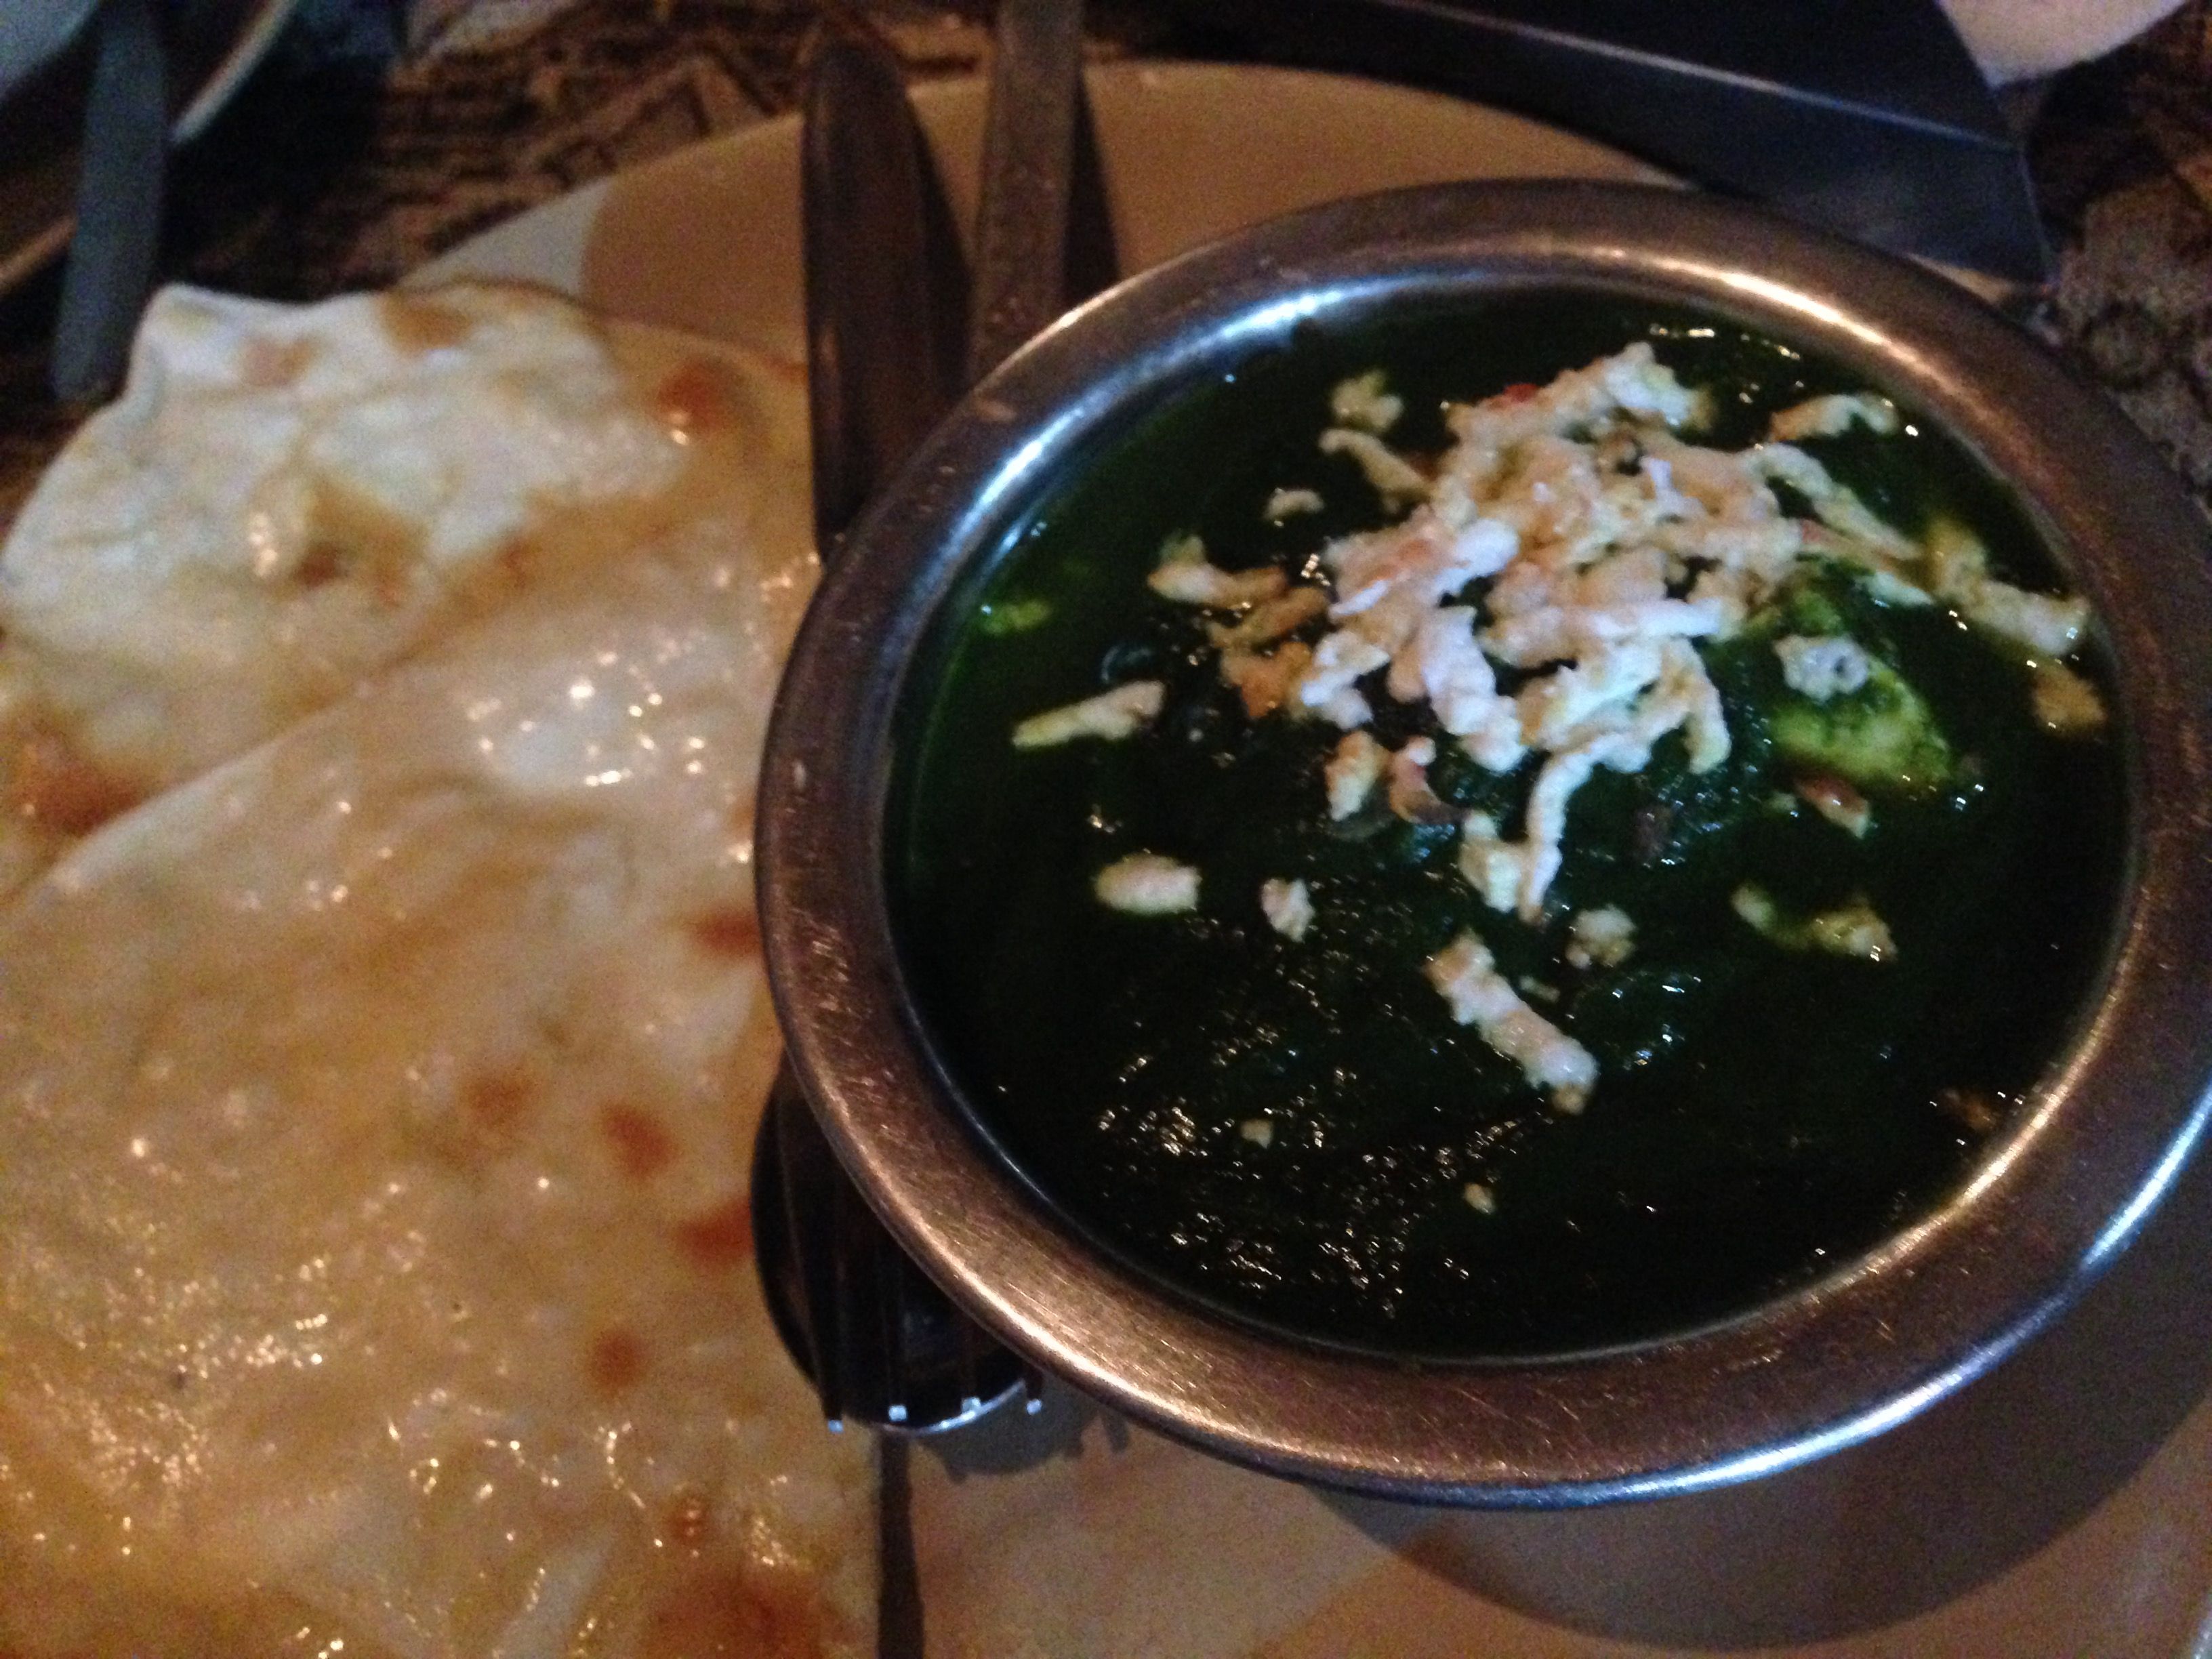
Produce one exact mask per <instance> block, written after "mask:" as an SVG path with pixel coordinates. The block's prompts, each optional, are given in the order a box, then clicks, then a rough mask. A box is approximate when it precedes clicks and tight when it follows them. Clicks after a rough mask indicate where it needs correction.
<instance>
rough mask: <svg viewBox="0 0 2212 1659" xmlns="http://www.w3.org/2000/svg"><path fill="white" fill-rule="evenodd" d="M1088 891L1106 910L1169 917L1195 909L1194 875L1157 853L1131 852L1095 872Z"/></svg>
mask: <svg viewBox="0 0 2212 1659" xmlns="http://www.w3.org/2000/svg"><path fill="white" fill-rule="evenodd" d="M1091 891H1093V892H1094V893H1096V894H1097V896H1098V902H1100V903H1101V904H1103V905H1104V906H1105V907H1106V908H1108V909H1109V910H1122V911H1126V912H1127V913H1128V914H1129V915H1133V916H1172V915H1182V913H1184V912H1185V911H1189V910H1195V909H1197V908H1198V872H1197V870H1196V869H1194V868H1193V867H1192V866H1189V865H1188V864H1182V863H1179V862H1178V861H1176V860H1174V859H1170V858H1164V857H1162V856H1161V855H1160V854H1158V853H1132V854H1129V855H1128V856H1127V858H1121V859H1116V860H1115V861H1114V862H1113V863H1111V864H1109V865H1108V866H1106V867H1105V868H1104V869H1103V870H1101V871H1100V872H1098V875H1097V878H1096V879H1095V880H1094V881H1093V882H1092V883H1091Z"/></svg>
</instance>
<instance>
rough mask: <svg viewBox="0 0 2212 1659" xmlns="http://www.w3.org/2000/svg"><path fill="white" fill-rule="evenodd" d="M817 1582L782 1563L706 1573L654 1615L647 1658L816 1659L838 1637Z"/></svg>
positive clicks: (643, 1656)
mask: <svg viewBox="0 0 2212 1659" xmlns="http://www.w3.org/2000/svg"><path fill="white" fill-rule="evenodd" d="M816 1586H817V1578H816V1576H815V1574H814V1572H813V1571H811V1570H810V1569H809V1567H808V1566H807V1565H806V1564H805V1563H797V1562H787V1561H781V1560H757V1561H748V1562H746V1563H745V1564H744V1565H743V1566H741V1567H738V1568H735V1569H724V1570H721V1571H714V1572H709V1573H704V1574H702V1575H700V1576H699V1577H696V1578H694V1579H692V1580H691V1581H690V1582H689V1583H685V1584H684V1585H683V1586H682V1587H681V1588H680V1589H678V1591H677V1592H676V1593H675V1594H674V1595H671V1596H669V1597H668V1598H667V1600H666V1601H664V1602H663V1603H662V1605H661V1606H660V1607H659V1609H658V1610H657V1611H656V1612H655V1613H653V1618H652V1620H650V1621H649V1622H648V1623H647V1626H646V1629H645V1635H644V1640H643V1642H642V1643H641V1644H640V1647H639V1650H638V1653H639V1659H815V1656H817V1655H818V1654H820V1653H821V1652H822V1651H823V1647H824V1645H825V1643H826V1641H827V1638H828V1637H829V1632H827V1631H825V1630H824V1629H823V1620H822V1604H821V1598H820V1594H819V1592H818V1590H817V1588H816Z"/></svg>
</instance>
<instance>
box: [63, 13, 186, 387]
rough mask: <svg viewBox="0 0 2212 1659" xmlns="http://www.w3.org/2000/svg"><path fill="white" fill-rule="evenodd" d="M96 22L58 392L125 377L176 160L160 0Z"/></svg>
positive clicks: (67, 270)
mask: <svg viewBox="0 0 2212 1659" xmlns="http://www.w3.org/2000/svg"><path fill="white" fill-rule="evenodd" d="M95 27H96V29H97V31H98V40H97V45H96V47H95V52H94V59H93V70H92V91H91V93H90V94H89V96H88V99H87V100H86V104H85V117H84V161H83V164H82V172H81V173H79V175H78V181H77V194H76V233H75V234H74V235H72V236H71V238H70V249H69V263H68V264H66V265H65V266H64V268H63V271H62V298H61V312H60V315H59V318H58V320H57V321H56V323H55V325H54V351H53V365H52V381H53V389H54V395H55V396H56V397H58V398H60V399H61V400H62V401H63V402H64V403H65V404H79V403H89V402H92V401H93V400H94V399H96V398H102V397H105V396H106V394H107V393H108V392H112V390H113V389H114V388H115V386H116V384H117V383H118V381H119V380H122V378H123V371H124V368H125V364H126V363H127V362H129V360H130V355H131V336H132V335H133V334H134V333H136V332H137V327H138V316H139V313H141V312H142V311H143V310H144V309H145V306H146V295H147V292H148V290H149V289H150V288H151V287H152V285H153V281H154V259H155V253H156V252H158V251H159V249H160V246H161V196H162V183H163V177H164V175H165V173H167V168H168V158H169V106H168V71H167V63H166V61H165V58H164V53H163V50H162V46H161V29H160V26H159V23H158V21H157V20H156V18H155V15H154V0H105V3H103V4H102V5H101V7H100V15H99V19H98V21H97V23H96V24H95Z"/></svg>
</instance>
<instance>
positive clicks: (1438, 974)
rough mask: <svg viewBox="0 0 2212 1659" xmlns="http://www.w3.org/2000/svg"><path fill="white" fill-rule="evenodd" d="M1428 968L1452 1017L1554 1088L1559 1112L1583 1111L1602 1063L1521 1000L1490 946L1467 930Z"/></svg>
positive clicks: (1532, 1080) (1537, 1081) (1530, 1077)
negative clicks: (1449, 1008)
mask: <svg viewBox="0 0 2212 1659" xmlns="http://www.w3.org/2000/svg"><path fill="white" fill-rule="evenodd" d="M1425 972H1426V973H1427V975H1428V976H1429V982H1430V983H1431V985H1433V986H1435V987H1437V993H1438V994H1440V995H1441V996H1442V997H1443V1000H1445V1002H1447V1003H1448V1004H1449V1005H1450V1007H1451V1016H1452V1018H1453V1019H1454V1020H1455V1021H1456V1022H1457V1023H1458V1024H1462V1025H1472V1026H1474V1028H1475V1030H1476V1032H1477V1033H1478V1034H1479V1035H1480V1036H1481V1038H1482V1040H1483V1041H1484V1042H1486V1043H1488V1044H1489V1045H1490V1046H1491V1047H1492V1048H1494V1049H1496V1050H1497V1051H1498V1053H1499V1054H1503V1055H1504V1056H1505V1058H1506V1059H1508V1060H1511V1061H1513V1062H1514V1063H1515V1064H1516V1065H1517V1066H1520V1068H1521V1072H1522V1076H1524V1077H1526V1078H1527V1079H1528V1081H1529V1082H1530V1083H1531V1084H1532V1085H1534V1086H1535V1087H1537V1088H1539V1089H1543V1090H1546V1091H1549V1092H1550V1094H1551V1097H1552V1108H1553V1110H1554V1111H1559V1112H1567V1113H1574V1112H1579V1111H1581V1110H1582V1109H1583V1106H1584V1104H1585V1103H1588V1101H1589V1091H1590V1089H1591V1086H1592V1085H1595V1083H1596V1081H1597V1061H1596V1060H1594V1059H1592V1058H1591V1057H1590V1052H1589V1049H1587V1048H1583V1045H1582V1044H1581V1043H1579V1042H1576V1041H1575V1040H1574V1039H1573V1038H1572V1037H1571V1036H1568V1035H1567V1034H1566V1033H1565V1032H1564V1031H1562V1030H1559V1027H1558V1026H1556V1025H1554V1024H1552V1022H1551V1021H1549V1020H1548V1019H1546V1018H1544V1017H1543V1016H1542V1015H1541V1014H1540V1013H1538V1012H1536V1011H1535V1010H1534V1008H1531V1007H1530V1006H1528V1004H1527V1003H1525V1002H1523V1001H1522V1000H1521V999H1520V997H1519V996H1518V995H1516V994H1515V992H1514V989H1513V987H1511V986H1510V985H1509V984H1507V983H1506V982H1505V981H1504V978H1503V977H1501V976H1500V975H1499V974H1498V968H1497V964H1496V963H1495V961H1494V960H1493V958H1492V956H1491V954H1490V947H1489V946H1488V945H1485V944H1484V943H1483V942H1482V941H1481V940H1480V939H1477V938H1476V937H1475V936H1474V934H1473V933H1462V934H1461V935H1460V936H1459V937H1458V938H1457V939H1454V940H1453V941H1452V942H1451V943H1450V944H1449V945H1446V946H1445V947H1444V948H1443V950H1442V951H1438V952H1437V954H1436V955H1435V956H1433V957H1431V958H1430V959H1429V962H1428V964H1427V967H1426V969H1425Z"/></svg>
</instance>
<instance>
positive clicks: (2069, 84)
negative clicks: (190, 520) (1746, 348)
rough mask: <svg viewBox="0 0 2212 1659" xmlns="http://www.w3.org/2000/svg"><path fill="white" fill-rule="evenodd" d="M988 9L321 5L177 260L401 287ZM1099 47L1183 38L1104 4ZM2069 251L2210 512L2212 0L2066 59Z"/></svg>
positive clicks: (234, 273) (179, 226)
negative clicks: (840, 65)
mask: <svg viewBox="0 0 2212 1659" xmlns="http://www.w3.org/2000/svg"><path fill="white" fill-rule="evenodd" d="M989 13H990V7H989V4H988V0H961V3H954V4H929V3H921V0H410V3H407V4H400V3H398V0H306V3H304V4H303V5H302V6H301V10H300V13H299V15H297V17H296V18H295V21H294V22H293V24H292V26H291V27H289V29H288V31H287V32H286V34H285V36H284V38H283V40H281V41H280V42H279V44H278V46H277V49H276V51H275V52H273V53H272V54H271V56H270V61H269V62H268V63H267V64H265V65H264V68H263V69H262V70H261V71H259V72H258V74H257V75H256V76H255V77H254V78H253V80H252V82H250V83H249V84H248V86H247V87H246V89H245V91H244V92H243V93H242V94H240V97H239V98H238V99H237V100H235V101H234V104H233V105H232V106H231V107H230V108H229V109H228V111H227V112H225V113H224V114H223V116H222V118H220V119H219V120H218V121H217V122H216V125H214V127H213V128H212V129H211V130H210V131H209V133H208V134H207V135H206V136H205V137H204V138H203V139H202V140H201V141H200V142H199V143H197V144H195V145H194V146H192V147H191V149H189V150H187V151H186V152H185V154H184V155H181V156H180V157H179V161H178V166H177V168H176V175H175V182H174V185H173V189H172V192H171V195H172V201H173V205H172V211H171V215H170V223H169V225H168V228H167V238H166V247H165V257H164V270H165V274H166V275H167V276H168V277H170V278H171V279H173V280H180V281H186V282H193V283H204V284H206V285H209V286H211V287H216V288H222V289H232V290H235V291H239V292H244V293H249V294H257V295H266V296H270V297H272V298H280V299H291V300H299V299H309V298H313V297H316V296H319V295H328V294H333V293H337V292H340V291H342V290H344V289H356V288H363V287H373V286H378V285H381V284H384V283H390V282H392V281H393V280H395V279H396V278H397V277H398V276H400V275H402V274H403V273H404V272H405V271H406V270H410V268H412V267H413V266H415V265H416V264H420V263H421V262H422V261H423V260H425V259H427V258H430V257H431V256H432V255H434V254H436V253H438V252H442V251H443V250H445V249H447V248H448V247H451V246H453V245H454V244H455V243H457V242H459V241H460V240H464V239H465V238H466V237H468V236H470V235H471V234H474V233H476V232H477V231H479V230H482V229H483V228H485V227H487V226H489V225H492V224H495V223H496V222H499V221H501V220H502V219H505V218H507V217H509V216H512V215H513V214H515V213H517V212H520V211H521V210H524V209H526V208H529V207H533V206H535V205H537V204H539V203H541V202H544V201H547V200H550V199H551V198H552V197H556V196H558V195H560V194H562V192H564V191H568V190H571V189H574V187H575V186H577V185H580V184H583V183H586V181H588V180H590V179H595V178H599V177H601V176H603V175H604V174H605V173H611V172H612V171H615V170H616V169H617V168H620V167H626V166H629V165H633V164H635V163H636V162H639V161H645V160H647V159H649V158H650V157H653V156H655V155H663V154H665V153H666V152H667V151H669V150H671V149H677V148H678V147H680V146H682V145H684V144H688V143H696V141H697V140H699V139H702V138H705V137H711V136H713V135H714V134H717V133H722V132H727V131H732V130H733V129H736V128H738V127H742V126H744V125H748V124H750V123H752V122H755V121H758V120H762V119H763V118H767V117H769V116H771V115H775V114H780V113H782V112H786V111H787V110H789V109H791V108H792V107H793V105H794V103H795V101H796V100H797V98H798V95H799V88H800V85H801V82H802V77H803V76H804V73H805V65H806V64H807V63H808V61H809V59H810V58H811V53H812V52H813V51H814V50H815V47H816V46H817V43H818V42H819V41H820V40H822V39H823V37H824V36H825V35H826V34H828V33H832V32H837V31H849V32H862V33H872V34H875V35H877V36H878V37H879V38H881V39H883V40H885V41H887V42H888V43H889V44H890V46H891V47H892V49H893V50H894V51H895V52H896V53H897V54H898V56H899V58H900V59H901V60H902V62H903V63H904V64H905V65H906V67H907V70H908V74H909V75H910V76H913V77H914V78H915V79H918V80H919V79H927V78H932V77H936V76H946V75H957V74H964V73H967V72H969V71H971V70H974V69H975V67H976V66H977V64H979V63H980V62H981V59H982V58H983V57H984V55H985V53H986V52H987V40H988V33H987V21H988V17H989ZM1090 15H1091V37H1092V51H1093V52H1094V53H1095V54H1096V55H1097V56H1100V57H1119V56H1124V55H1129V54H1145V53H1159V54H1168V53H1173V52H1176V51H1178V50H1179V49H1182V48H1184V47H1186V46H1188V42H1185V41H1183V40H1181V39H1180V38H1179V36H1178V33H1177V31H1176V28H1175V27H1174V26H1173V25H1172V24H1171V23H1170V22H1168V21H1165V20H1164V19H1163V18H1162V17H1161V16H1160V15H1158V13H1157V12H1155V11H1152V10H1151V9H1148V8H1147V7H1146V5H1144V4H1143V3H1141V0H1121V3H1113V0H1094V3H1093V5H1092V6H1091V13H1090ZM2030 154H2031V161H2032V165H2033V172H2034V175H2035V179H2036V183H2037V188H2038V192H2039V198H2040V199H2041V201H2042V202H2043V204H2044V206H2045V212H2046V215H2047V216H2048V218H2049V220H2050V222H2051V229H2052V234H2053V236H2054V240H2056V241H2057V244H2058V245H2059V246H2060V247H2061V249H2062V260H2061V268H2060V276H2059V280H2058V283H2057V286H2056V289H2055V290H2054V292H2053V294H2052V295H2051V298H2050V300H2049V301H2048V302H2047V303H2045V305H2043V306H2042V307H2039V310H2038V312H2037V313H2036V316H2035V318H2034V319H2033V326H2035V327H2036V328H2037V329H2038V331H2039V332H2041V333H2042V334H2043V335H2044V336H2045V337H2046V338H2047V339H2048V340H2050V341H2051V343H2053V344H2054V345H2056V346H2057V348H2058V349H2060V350H2062V351H2063V352H2064V353H2065V354H2067V355H2068V356H2069V357H2070V358H2071V359H2072V360H2073V361H2074V362H2076V363H2077V364H2078V365H2079V366H2080V367H2081V368H2082V369H2083V370H2084V371H2085V372H2086V373H2087V374H2089V375H2091V376H2092V377H2093V378H2094V379H2095V380H2097V381H2098V382H2099V383H2100V385H2102V386H2105V387H2106V390H2107V391H2108V392H2111V393H2112V396H2113V397H2115V398H2117V399H2118V401H2119V403H2120V404H2121V405H2122V406H2123V407H2124V408H2125V409H2126V410H2128V412H2129V413H2130V415H2131V416H2134V417H2135V419H2136V422H2138V423H2139V424H2141V425H2142V428H2143V429H2144V430H2145V431H2146V432H2148V434H2149V435H2151V436H2152V438H2153V439H2154V441H2156V442H2157V443H2158V444H2159V446H2160V448H2161V449H2163V450H2164V451H2165V453H2166V454H2167V455H2168V456H2169V457H2170V458H2171V459H2172V461H2173V464H2174V465H2175V466H2176V467H2177V468H2178V469H2179V471H2180V473H2181V474H2182V476H2183V477H2185V479H2186V480H2187V481H2188V483H2189V484H2190V486H2191V489H2193V490H2195V491H2196V492H2197V497H2198V499H2199V501H2202V502H2203V503H2204V504H2205V505H2206V506H2207V507H2208V509H2212V0H2192V3H2191V4H2190V5H2188V6H2185V8H2184V9H2182V10H2181V11H2180V12H2179V13H2177V14H2176V15H2174V16H2172V17H2171V18H2170V19H2168V20H2167V21H2166V23H2165V24H2163V25H2162V26H2160V27H2159V28H2158V29H2156V30H2155V31H2154V32H2153V33H2151V34H2150V35H2148V36H2147V37H2146V38H2145V39H2144V40H2142V41H2139V42H2137V43H2136V45H2134V46H2130V47H2127V48H2124V49H2123V50H2122V51H2120V52H2117V53H2114V54H2113V55H2112V56H2111V57H2109V58H2106V59H2103V60H2101V61H2100V62H2098V63H2095V64H2087V65H2085V66H2083V67H2081V68H2080V69H2077V70H2072V71H2069V73H2068V74H2067V75H2066V76H2063V77H2061V78H2060V80H2059V81H2058V82H2057V83H2056V85H2055V86H2054V87H2053V88H2052V89H2051V93H2050V95H2049V96H2048V97H2047V98H2046V99H2045V100H2044V101H2043V103H2042V105H2041V107H2040V112H2039V115H2038V116H2037V118H2036V120H2035V124H2034V126H2033V131H2032V133H2031V144H2030ZM53 289H54V283H53V282H52V279H51V278H49V279H47V280H46V281H44V282H41V283H34V284H33V285H32V286H31V288H29V289H27V290H26V291H24V292H22V293H21V294H19V295H15V296H12V297H11V298H9V300H7V301H4V302H0V524H4V523H5V522H6V520H9V518H11V517H12V516H13V513H14V510H15V507H16V506H17V505H18V504H19V503H20V501H21V498H22V496H23V495H24V494H25V493H26V492H27V489H29V487H30V484H31V483H32V482H33V479H34V478H35V477H36V476H37V473H38V471H39V470H40V468H41V467H42V466H44V465H45V464H46V460H47V459H49V458H50V457H51V456H52V453H53V452H54V450H55V449H56V448H57V447H58V445H59V444H60V442H61V441H62V439H63V438H64V436H65V435H66V433H67V431H68V429H69V428H70V425H71V423H72V420H71V417H70V416H68V415H66V414H65V413H64V411H61V410H57V409H55V408H54V407H53V405H52V404H51V403H50V402H49V401H48V400H47V398H46V394H45V389H44V380H45V337H46V331H47V329H48V328H49V327H50V326H51V318H52V303H53Z"/></svg>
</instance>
